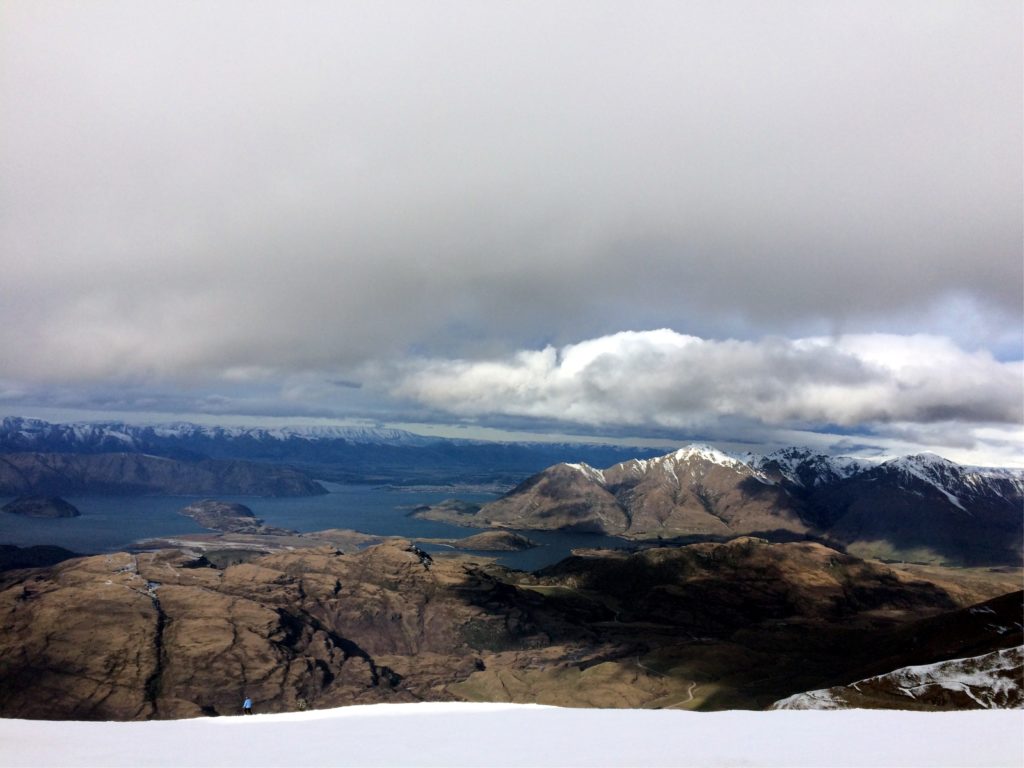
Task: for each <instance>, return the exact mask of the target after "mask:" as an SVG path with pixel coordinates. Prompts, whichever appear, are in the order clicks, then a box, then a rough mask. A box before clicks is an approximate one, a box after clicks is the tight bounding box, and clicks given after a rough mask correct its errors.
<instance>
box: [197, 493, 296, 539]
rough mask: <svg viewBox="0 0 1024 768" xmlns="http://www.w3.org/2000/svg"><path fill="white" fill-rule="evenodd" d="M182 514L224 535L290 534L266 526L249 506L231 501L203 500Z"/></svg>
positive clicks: (280, 529)
mask: <svg viewBox="0 0 1024 768" xmlns="http://www.w3.org/2000/svg"><path fill="white" fill-rule="evenodd" d="M181 514H183V515H186V516H188V517H191V518H192V519H193V520H195V521H196V522H197V523H199V524H200V525H201V526H203V527H204V528H209V529H210V530H213V531H223V532H224V533H259V534H286V533H290V531H286V530H284V529H283V528H273V527H271V526H268V525H264V524H263V520H262V519H260V518H258V517H256V515H255V514H253V511H252V510H251V509H249V508H248V507H247V506H245V505H244V504H237V503H234V502H230V501H217V500H216V499H203V500H202V501H197V502H195V503H194V504H189V505H188V506H187V507H185V508H183V509H182V510H181Z"/></svg>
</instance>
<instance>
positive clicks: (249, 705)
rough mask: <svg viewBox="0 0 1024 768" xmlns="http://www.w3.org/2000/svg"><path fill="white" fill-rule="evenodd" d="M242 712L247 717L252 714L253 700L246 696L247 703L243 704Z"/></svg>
mask: <svg viewBox="0 0 1024 768" xmlns="http://www.w3.org/2000/svg"><path fill="white" fill-rule="evenodd" d="M242 712H243V713H244V714H246V715H251V714H252V699H250V698H249V697H248V696H246V697H245V701H243V702H242Z"/></svg>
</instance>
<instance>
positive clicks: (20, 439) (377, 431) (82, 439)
mask: <svg viewBox="0 0 1024 768" xmlns="http://www.w3.org/2000/svg"><path fill="white" fill-rule="evenodd" d="M152 437H159V438H176V439H188V438H195V437H203V438H207V439H210V440H239V439H250V440H280V441H284V440H293V439H299V440H346V441H348V442H351V443H365V444H376V443H387V444H408V445H422V444H426V443H430V442H434V439H432V438H428V437H424V436H422V435H416V434H414V433H412V432H408V431H405V430H401V429H383V428H374V427H338V426H293V427H219V426H208V425H203V424H192V423H190V422H185V421H180V422H170V423H165V424H155V425H147V426H139V425H132V424H125V423H123V422H117V421H111V422H95V423H73V424H51V423H50V422H47V421H42V420H40V419H24V418H19V417H6V418H4V419H3V420H2V421H0V440H3V443H4V445H5V446H11V445H17V444H21V445H23V446H24V448H25V449H26V450H31V449H32V446H46V445H48V444H51V445H52V444H53V443H55V442H59V443H61V444H63V445H64V446H66V447H69V448H70V447H75V446H76V445H77V446H83V447H95V446H101V445H109V446H110V447H116V446H117V445H118V444H120V445H122V446H124V447H125V448H127V449H131V448H136V447H139V446H141V445H144V444H145V442H146V440H147V439H150V438H152Z"/></svg>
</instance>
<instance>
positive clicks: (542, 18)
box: [0, 0, 1024, 428]
mask: <svg viewBox="0 0 1024 768" xmlns="http://www.w3.org/2000/svg"><path fill="white" fill-rule="evenodd" d="M1020 26H1021V9H1020V6H1019V4H1018V3H1015V2H987V3H983V4H979V3H974V2H934V1H932V0H928V1H922V2H906V3H900V4H895V5H894V4H892V3H889V2H850V3H829V4H815V3H804V2H766V3H747V2H715V3H710V2H707V3H705V2H685V3H682V2H651V3H642V4H639V5H637V4H627V3H623V2H599V1H598V2H590V1H588V2H582V1H581V2H568V3H558V4H551V3H541V2H536V3H531V2H517V3H472V2H449V3H445V2H442V3H430V4H424V3H414V2H345V3H333V2H305V3H300V4H298V5H296V4H290V3H289V4H286V3H270V2H244V3H243V2H219V3H199V2H196V3H187V2H185V3H172V4H168V3H146V2H98V3H86V4H73V3H54V2H44V1H37V0H33V1H31V2H30V1H26V2H7V3H5V4H4V5H3V7H2V9H0V103H2V104H3V105H4V110H3V117H2V121H3V125H2V132H0V268H2V274H3V279H2V280H0V352H2V354H3V359H4V373H3V375H4V377H5V380H6V383H5V384H4V389H3V391H2V392H0V397H2V398H3V399H4V401H5V402H11V403H20V402H28V401H31V400H32V398H33V397H35V398H36V400H37V401H39V402H42V401H47V402H52V401H60V402H72V401H75V400H78V401H81V402H85V403H89V402H91V403H103V402H106V403H108V404H109V407H115V406H116V407H130V406H131V405H132V404H133V403H135V404H138V405H139V407H143V406H145V404H146V403H151V404H155V405H154V407H156V405H159V404H160V403H163V404H168V407H170V404H173V407H175V408H189V407H191V408H199V409H202V410H207V411H214V412H216V411H218V410H221V411H229V410H232V409H235V412H245V413H250V412H252V413H274V414H278V413H280V414H284V413H289V412H290V413H302V414H309V415H317V414H320V415H330V414H335V413H341V412H343V411H345V410H346V409H347V408H350V409H355V410H361V411H362V412H365V413H375V414H381V415H383V414H386V413H387V411H388V409H389V408H392V409H394V408H397V407H403V406H408V407H409V408H411V409H412V411H411V412H410V413H413V414H415V413H419V414H420V415H422V409H423V408H424V407H434V408H436V409H437V411H436V414H435V415H436V416H437V417H438V418H440V417H443V416H444V415H445V414H452V413H462V412H464V411H463V410H461V409H460V408H456V407H453V406H452V405H451V404H450V403H440V402H435V401H434V400H432V399H431V398H430V397H427V396H425V395H423V394H422V393H417V392H414V390H402V391H403V392H406V393H407V394H408V393H410V392H412V393H413V394H415V395H416V398H419V399H416V398H410V399H409V400H408V401H407V402H405V403H402V404H395V403H393V402H390V401H389V400H388V399H387V398H386V397H385V396H384V395H383V394H382V390H381V389H379V388H378V389H373V388H372V387H370V388H368V389H367V390H365V391H364V390H357V389H353V388H351V387H347V386H345V384H346V383H348V384H352V383H358V382H359V381H360V377H361V376H365V375H366V371H369V370H382V369H387V370H394V367H393V366H394V365H395V362H396V361H400V360H402V359H408V358H412V359H416V360H424V359H426V360H434V361H437V364H438V365H440V366H442V368H443V369H444V370H449V369H448V368H447V367H446V366H448V365H449V363H448V362H446V361H452V360H465V361H467V363H466V364H467V365H469V366H472V365H475V363H474V361H481V360H483V361H486V360H508V359H510V356H511V355H514V354H515V353H516V351H517V350H539V349H543V348H544V347H545V345H547V344H552V345H554V346H555V347H556V348H558V347H562V346H564V345H566V344H570V343H576V342H579V340H580V339H600V338H605V337H609V336H611V335H613V334H615V333H617V332H620V331H623V330H624V329H649V328H662V327H666V328H673V329H675V330H676V331H677V332H679V333H681V334H693V335H695V336H697V337H700V338H701V339H705V340H718V341H722V342H723V345H720V346H717V347H715V346H709V347H707V349H716V350H719V353H716V354H723V355H724V354H725V352H724V351H723V350H727V349H733V348H736V349H740V348H747V349H750V350H755V351H756V352H757V354H760V355H762V356H764V359H763V360H762V361H761V362H760V363H758V362H756V361H752V362H750V363H749V364H750V365H751V366H753V367H754V368H756V369H757V370H761V371H763V370H767V369H766V367H765V366H767V365H769V364H770V365H771V366H778V369H777V370H776V369H774V368H773V369H772V374H771V376H769V377H767V378H763V379H757V380H754V379H751V380H750V381H748V382H747V383H746V384H745V386H746V387H747V388H748V390H749V391H745V392H738V391H736V392H733V394H732V395H731V396H732V397H734V398H735V401H736V403H747V402H764V403H772V404H773V405H772V408H775V409H776V411H775V412H772V413H769V412H767V411H765V412H764V413H762V412H758V414H757V415H756V418H759V419H766V420H769V421H770V420H772V419H775V420H776V421H778V422H782V421H785V422H788V421H791V420H800V419H803V418H807V419H811V420H815V419H818V418H831V417H832V416H831V414H832V411H831V410H830V408H831V407H832V406H827V407H826V406H825V405H822V406H821V408H820V413H817V414H815V413H814V412H812V411H811V410H808V408H809V406H807V405H806V403H805V404H803V405H799V406H797V405H792V404H791V405H787V404H785V403H784V402H783V399H782V398H781V397H780V395H779V392H778V391H777V389H778V387H779V386H781V385H780V382H784V383H785V385H786V386H788V385H789V384H790V383H791V380H792V377H793V376H799V375H805V374H803V373H801V372H805V371H807V370H808V360H812V359H813V361H814V365H820V366H822V367H821V369H820V370H819V371H818V372H817V373H816V375H817V376H819V377H823V378H824V379H826V380H828V381H829V382H833V385H834V386H840V385H841V386H843V387H848V388H849V390H850V391H853V390H854V389H856V388H857V387H863V388H864V389H863V390H858V391H868V390H870V388H871V387H876V386H881V385H879V383H878V381H877V379H876V378H874V374H875V372H874V371H873V369H871V368H870V366H867V365H866V364H864V363H863V361H861V360H860V358H858V357H857V356H856V355H853V356H852V357H851V356H849V355H847V356H844V355H842V354H839V353H838V352H835V350H833V352H832V353H825V352H823V351H822V350H816V351H807V350H803V351H801V350H799V349H797V347H796V346H794V343H792V342H787V341H785V339H787V338H788V339H800V338H808V337H811V336H818V335H835V336H837V337H839V336H843V335H844V334H846V335H849V334H878V333H889V334H898V335H900V334H901V335H908V334H914V333H925V334H931V335H934V336H936V337H945V338H948V339H952V342H950V343H952V344H954V346H955V347H956V348H957V349H959V350H965V351H964V352H962V354H970V353H972V352H974V351H979V350H980V351H981V354H984V353H985V351H986V350H987V351H989V352H992V353H993V354H994V355H995V356H996V357H997V358H999V359H1003V360H1007V359H1009V360H1019V359H1020V358H1021V344H1022V342H1021V326H1022V303H1024V298H1022V291H1024V274H1022V273H1024V265H1022V264H1024V259H1022V253H1021V242H1022V234H1024V233H1022V228H1024V225H1022V214H1021V188H1022V165H1024V163H1022V152H1021V142H1020V136H1021V133H1022V118H1021V114H1022V95H1021V94H1022V74H1021V66H1020V63H1021V39H1020V34H1019V31H1020ZM769 337H778V338H779V339H780V341H778V342H771V343H769V342H766V341H764V339H766V338H769ZM844 337H845V336H844ZM728 339H736V340H739V341H733V342H726V340H728ZM744 343H749V344H748V346H747V347H744V346H743V344H744ZM772 344H776V345H777V347H778V349H775V350H774V351H773V348H772V346H771V345H772ZM524 354H526V355H527V356H529V355H530V354H534V353H524ZM730 360H731V361H732V362H726V361H722V360H719V359H718V358H717V357H715V355H711V357H710V358H709V359H708V360H705V361H704V362H703V364H705V365H708V366H710V368H709V370H714V369H715V366H716V365H719V364H720V365H722V366H723V368H722V375H726V373H727V372H728V371H731V370H732V368H730V367H729V366H730V365H733V364H734V362H735V360H734V359H732V358H730ZM851 360H852V361H853V362H851ZM858 361H859V362H858ZM632 362H635V361H632V360H631V364H632ZM595 365H596V364H595ZM993 365H995V364H994V363H993ZM474 370H475V369H474ZM595 370H596V369H595ZM636 370H637V369H634V368H623V369H622V370H621V371H618V372H617V369H609V370H607V371H603V372H602V375H601V376H592V377H590V378H589V379H588V382H589V384H588V386H589V387H590V390H588V391H587V392H584V393H582V396H583V402H585V403H589V402H597V401H598V400H599V399H600V396H601V394H602V387H603V388H605V389H607V390H608V392H622V391H623V390H622V387H621V386H620V384H621V382H618V379H617V378H616V377H617V376H622V375H626V374H625V373H624V372H625V371H629V372H630V375H637V374H636ZM993 370H1001V369H993ZM663 375H664V376H669V375H670V374H669V372H665V373H664V374H663ZM671 375H675V374H674V373H672V374H671ZM999 375H1000V376H1001V375H1003V374H999ZM605 376H607V380H606V379H605V378H603V377H605ZM640 378H641V379H644V380H642V381H640V382H638V383H637V385H636V386H637V387H641V388H642V387H649V388H652V389H654V390H657V391H661V389H662V388H663V387H665V386H667V383H666V381H662V380H657V381H655V380H651V381H646V380H645V378H646V377H645V376H641V377H640ZM705 379H706V380H705V382H704V383H703V384H702V383H701V382H698V381H691V382H690V386H689V387H688V388H687V391H686V392H682V391H681V390H682V389H683V388H682V387H677V389H678V390H680V391H679V392H677V393H676V394H675V395H674V397H675V398H676V402H673V403H666V407H669V408H670V410H672V409H674V410H672V412H674V413H683V412H685V413H691V412H693V413H696V412H697V409H698V407H703V406H702V404H706V403H707V402H708V398H709V397H710V394H709V392H710V390H711V389H715V388H716V387H717V384H714V383H713V380H712V379H710V378H707V377H705ZM368 381H369V380H368ZM411 381H412V380H411V379H410V380H403V386H412V384H411V383H410V382H411ZM609 381H610V382H611V383H610V384H609V383H608V382H609ZM332 382H333V383H332ZM338 382H342V383H341V384H339V383H338ZM709 382H712V383H709ZM890 383H891V382H890ZM702 386H703V387H705V388H706V389H708V391H704V390H702V389H701V387H702ZM991 386H995V385H990V384H986V383H985V382H982V381H979V382H977V389H972V388H970V387H961V388H959V389H956V390H955V391H954V392H950V391H943V392H937V391H936V392H932V390H928V392H930V393H931V394H929V395H928V396H927V397H925V396H922V397H921V398H920V399H919V400H917V401H914V402H913V403H910V401H909V400H907V401H900V402H901V405H899V407H898V408H896V410H894V411H892V412H887V411H885V410H884V408H886V407H889V406H888V405H886V406H878V407H874V406H871V405H870V404H867V403H863V404H861V405H859V406H857V407H853V406H852V405H851V410H850V412H849V414H846V415H845V416H844V418H848V421H849V422H850V423H852V422H853V421H855V420H856V419H857V418H866V419H880V420H882V421H885V422H886V423H890V424H895V423H896V422H897V421H900V420H903V419H906V420H909V422H908V423H924V422H927V423H935V422H936V420H941V419H946V418H949V419H952V420H953V422H956V421H957V420H958V419H962V418H966V417H967V416H968V415H970V414H973V415H974V416H976V417H977V418H979V419H990V418H997V419H1002V418H1003V417H1004V416H1005V408H1004V406H1005V403H1003V401H1002V400H1000V399H999V398H998V397H996V398H994V399H993V400H986V398H985V397H984V396H983V394H984V393H987V392H989V389H990V388H991ZM925 389H927V388H925ZM915 391H918V390H915ZM920 391H924V390H920ZM979 392H980V393H982V394H978V393H979ZM881 401H882V402H884V403H891V400H890V399H887V398H885V397H883V398H881ZM580 407H585V406H580ZM716 407H717V406H716ZM765 407H767V406H765ZM893 407H894V408H895V406H893ZM879 408H881V409H882V410H879ZM721 410H722V409H721V408H720V409H719V410H716V411H714V412H715V413H719V411H721ZM725 410H728V408H726V409H725ZM506 415H507V409H506V410H499V411H498V412H495V413H492V414H491V417H492V418H495V419H497V418H502V417H505V416H506ZM840 415H843V414H840ZM642 416H643V415H642V414H641V415H640V416H638V418H640V417H642ZM509 418H511V417H509ZM643 418H646V417H643ZM580 423H582V422H580ZM638 423H642V422H638ZM844 423H846V422H844ZM652 428H653V427H652Z"/></svg>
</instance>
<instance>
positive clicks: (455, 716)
mask: <svg viewBox="0 0 1024 768" xmlns="http://www.w3.org/2000/svg"><path fill="white" fill-rule="evenodd" d="M0 765H2V766H12V767H13V766H34V767H35V766H38V767H39V768H45V767H47V766H110V767H111V768H118V767H119V766H132V767H133V768H144V767H146V766H246V767H247V768H262V767H264V766H566V767H571V766H650V767H651V768H653V767H655V766H702V767H705V768H713V767H714V766H793V767H794V768H799V767H801V766H808V767H810V766H814V767H816V768H817V767H823V766H843V767H849V768H853V767H855V766H857V767H860V766H864V767H869V766H871V767H873V766H906V767H907V768H912V767H913V766H929V768H939V767H942V766H985V767H986V768H996V767H997V766H1020V765H1024V710H1000V711H977V712H952V713H919V712H894V711H881V710H847V711H842V712H816V711H796V712H793V711H789V712H787V711H782V712H748V711H733V712H718V713H694V712H680V711H668V710H660V711H642V710H621V709H620V710H613V709H602V710H598V709H562V708H556V707H543V706H537V705H514V704H450V703H434V704H382V705H375V706H354V707H344V708H340V709H334V710H323V711H315V712H301V713H289V714H281V715H255V716H252V717H220V718H201V719H195V720H176V721H153V722H142V723H87V722H52V721H31V720H0Z"/></svg>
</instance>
